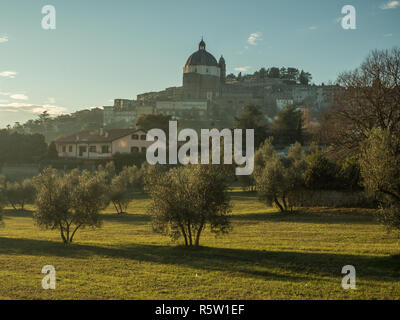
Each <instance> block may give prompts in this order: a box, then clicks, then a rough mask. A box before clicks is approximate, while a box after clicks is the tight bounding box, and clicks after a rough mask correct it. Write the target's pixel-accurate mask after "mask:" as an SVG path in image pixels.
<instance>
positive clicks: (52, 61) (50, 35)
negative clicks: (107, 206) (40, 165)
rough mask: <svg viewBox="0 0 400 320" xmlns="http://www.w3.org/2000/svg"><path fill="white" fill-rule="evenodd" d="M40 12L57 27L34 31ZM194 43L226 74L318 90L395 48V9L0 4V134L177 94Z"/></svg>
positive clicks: (370, 1)
mask: <svg viewBox="0 0 400 320" xmlns="http://www.w3.org/2000/svg"><path fill="white" fill-rule="evenodd" d="M45 5H52V6H54V8H55V10H56V29H53V30H45V29H43V28H42V19H43V17H44V16H45V15H46V14H42V7H43V6H45ZM344 5H352V6H354V8H355V9H356V29H347V30H345V29H343V28H342V25H341V21H340V20H341V18H343V17H344V16H345V14H342V13H341V10H342V7H343V6H344ZM202 36H203V37H204V41H205V42H206V45H207V47H206V49H207V51H209V52H210V53H212V54H213V55H214V56H215V57H216V58H217V59H218V58H219V57H220V56H221V54H222V55H223V56H224V58H225V61H226V64H227V72H228V73H231V72H233V73H236V74H237V73H238V72H239V71H242V73H253V72H254V71H256V70H258V69H260V68H261V67H265V68H269V67H272V66H278V67H282V66H285V67H297V68H298V69H300V70H301V69H304V70H306V71H308V72H310V73H311V74H312V76H313V80H312V81H313V82H314V83H316V84H320V83H322V82H324V83H327V82H328V81H335V79H336V78H337V75H338V74H339V73H340V72H342V71H345V70H351V69H353V68H355V67H357V66H359V65H360V63H361V62H362V60H363V59H364V58H365V56H366V55H367V54H368V53H369V52H370V51H371V50H373V49H390V48H392V47H394V46H399V45H400V1H391V0H390V1H387V0H383V1H380V0H346V1H336V0H329V1H328V0H301V1H300V0H279V1H278V0H247V1H243V0H230V1H226V0H218V1H215V0H201V1H200V0H195V1H192V0H157V1H156V0H114V1H111V0H110V1H105V0H85V1H81V0H68V1H66V0H46V1H42V0H1V1H0V127H4V126H6V125H7V124H13V123H14V122H17V121H19V122H24V121H26V120H28V119H35V118H37V115H38V114H39V113H41V112H42V111H44V110H47V111H48V112H49V113H50V114H53V115H56V114H62V113H70V112H74V111H77V110H81V109H88V108H93V107H101V106H106V105H112V100H113V99H115V98H124V99H136V95H137V94H140V93H143V92H148V91H160V90H163V89H165V88H168V87H173V86H181V85H182V68H183V66H184V64H185V62H186V60H187V58H188V57H189V56H190V55H191V54H192V53H193V52H194V51H196V50H197V49H198V43H199V41H200V40H201V37H202Z"/></svg>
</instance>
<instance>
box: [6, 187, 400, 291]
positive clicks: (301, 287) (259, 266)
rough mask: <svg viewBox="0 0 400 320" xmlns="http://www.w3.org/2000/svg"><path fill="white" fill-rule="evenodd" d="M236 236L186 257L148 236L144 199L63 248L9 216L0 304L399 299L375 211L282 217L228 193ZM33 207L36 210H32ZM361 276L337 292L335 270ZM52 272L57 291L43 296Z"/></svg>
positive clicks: (206, 242)
mask: <svg viewBox="0 0 400 320" xmlns="http://www.w3.org/2000/svg"><path fill="white" fill-rule="evenodd" d="M232 198H233V204H234V208H233V216H232V223H233V231H232V232H231V233H230V234H228V235H225V236H222V237H219V238H215V237H214V235H212V234H210V233H208V232H205V233H204V235H203V237H202V239H201V245H202V247H201V248H198V249H187V248H184V247H182V246H180V244H181V242H178V243H173V242H171V241H170V240H169V238H166V237H164V236H161V235H158V234H154V233H153V232H152V229H151V224H150V220H149V217H148V216H147V215H146V214H145V207H146V204H147V202H148V200H147V199H146V198H141V199H137V200H135V201H134V202H132V204H131V206H130V208H129V212H130V214H128V215H123V216H117V215H116V214H114V213H113V212H112V210H111V209H110V210H109V211H106V212H104V225H103V227H102V228H101V229H97V230H91V229H85V230H80V231H79V232H78V233H77V235H76V238H75V243H74V244H73V245H72V246H70V247H65V246H64V245H63V244H62V242H61V238H60V235H59V233H58V232H57V231H43V230H40V229H39V228H37V227H36V226H35V225H34V223H33V220H32V212H30V211H28V212H24V213H22V212H21V213H17V212H14V211H12V210H11V209H9V208H8V209H7V210H6V213H5V215H4V222H5V227H4V228H1V229H0V298H1V299H399V298H400V256H399V254H400V241H399V239H398V238H397V237H396V235H395V234H388V233H386V231H385V229H384V228H383V227H382V226H380V225H379V224H377V223H376V222H375V220H374V217H373V215H372V212H371V211H368V210H361V209H342V210H339V209H323V208H318V209H312V210H305V211H304V212H303V213H296V214H281V213H278V212H276V210H275V209H272V208H267V207H265V206H264V205H263V204H261V203H259V202H258V201H257V199H256V198H255V196H254V195H251V194H246V193H240V192H235V193H233V197H232ZM31 209H32V208H31ZM348 264H350V265H353V266H355V268H356V270H357V289H356V290H343V289H342V287H341V280H342V277H343V275H342V274H341V269H342V267H343V266H344V265H348ZM44 265H53V266H54V267H55V268H56V271H57V288H56V290H43V289H42V287H41V280H42V278H43V276H44V275H43V274H41V269H42V267H43V266H44Z"/></svg>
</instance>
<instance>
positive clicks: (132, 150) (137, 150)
mask: <svg viewBox="0 0 400 320" xmlns="http://www.w3.org/2000/svg"><path fill="white" fill-rule="evenodd" d="M131 152H139V148H138V147H132V148H131Z"/></svg>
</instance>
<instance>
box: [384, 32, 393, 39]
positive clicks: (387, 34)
mask: <svg viewBox="0 0 400 320" xmlns="http://www.w3.org/2000/svg"><path fill="white" fill-rule="evenodd" d="M392 35H393V33H386V34H384V35H383V36H384V37H385V38H389V37H391V36H392Z"/></svg>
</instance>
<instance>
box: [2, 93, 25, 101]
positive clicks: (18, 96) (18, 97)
mask: <svg viewBox="0 0 400 320" xmlns="http://www.w3.org/2000/svg"><path fill="white" fill-rule="evenodd" d="M0 96H6V97H9V98H11V99H14V100H29V97H28V96H27V95H25V94H23V93H10V92H0Z"/></svg>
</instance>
